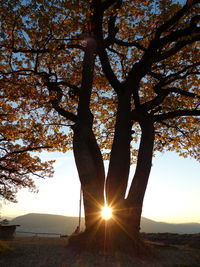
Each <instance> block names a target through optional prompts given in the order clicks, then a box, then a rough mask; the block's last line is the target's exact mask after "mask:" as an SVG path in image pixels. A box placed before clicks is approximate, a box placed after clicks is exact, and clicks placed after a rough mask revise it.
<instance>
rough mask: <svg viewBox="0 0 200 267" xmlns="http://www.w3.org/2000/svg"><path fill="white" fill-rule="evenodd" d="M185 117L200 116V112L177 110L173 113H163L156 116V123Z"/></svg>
mask: <svg viewBox="0 0 200 267" xmlns="http://www.w3.org/2000/svg"><path fill="white" fill-rule="evenodd" d="M184 116H200V110H189V109H185V110H176V111H171V112H167V113H163V114H160V115H154V116H153V118H154V121H158V122H160V121H163V120H168V119H174V118H176V117H184Z"/></svg>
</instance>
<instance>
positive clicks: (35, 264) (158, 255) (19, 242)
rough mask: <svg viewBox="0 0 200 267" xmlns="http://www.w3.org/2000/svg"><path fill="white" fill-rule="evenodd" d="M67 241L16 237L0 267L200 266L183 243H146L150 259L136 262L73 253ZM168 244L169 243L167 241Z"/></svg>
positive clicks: (198, 256)
mask: <svg viewBox="0 0 200 267" xmlns="http://www.w3.org/2000/svg"><path fill="white" fill-rule="evenodd" d="M67 242H68V241H67V238H45V237H17V238H15V239H14V240H13V241H9V242H7V243H8V244H9V245H10V247H11V248H13V250H10V251H8V252H5V253H2V254H1V255H0V266H1V267H15V266H16V267H29V266H30V267H57V266H59V267H65V266H69V267H79V266H80V267H90V266H91V267H93V266H96V267H97V266H101V267H112V266H113V267H114V266H115V267H129V266H130V267H134V266H136V267H137V266H138V267H140V266H144V267H146V266H147V267H159V266H174V267H178V266H180V267H200V249H199V248H193V247H190V246H188V245H187V244H184V245H180V244H178V245H177V244H176V245H174V244H166V242H163V241H162V242H161V241H157V242H156V241H155V240H154V241H146V242H148V244H149V246H150V249H151V251H152V255H153V256H152V257H151V258H148V259H147V258H146V259H139V258H136V257H130V256H127V255H124V254H120V253H116V254H112V255H106V254H105V253H86V252H84V253H77V252H75V251H72V250H71V249H70V248H69V247H68V246H67ZM168 243H169V242H168Z"/></svg>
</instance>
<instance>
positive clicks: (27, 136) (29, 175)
mask: <svg viewBox="0 0 200 267" xmlns="http://www.w3.org/2000/svg"><path fill="white" fill-rule="evenodd" d="M1 96H3V94H1ZM21 108H22V107H20V105H17V103H16V102H13V101H11V100H9V99H8V98H6V96H5V95H4V97H3V101H1V107H0V171H1V173H0V197H1V198H3V199H6V200H9V201H12V202H16V193H17V191H18V189H21V188H28V189H30V190H32V191H35V192H36V186H35V184H34V181H33V177H37V178H45V177H52V175H53V166H52V164H53V161H49V162H42V161H41V159H40V158H39V157H38V156H36V155H32V154H31V153H30V152H31V151H38V150H41V149H45V148H50V146H44V145H41V141H40V144H38V140H37V136H36V134H35V133H34V132H33V128H30V127H29V128H27V127H25V123H24V120H22V121H20V118H19V114H18V112H19V111H20V115H22V114H23V113H22V110H21ZM22 122H23V123H22ZM21 123H22V124H21ZM35 126H36V125H35ZM35 130H36V129H35V128H34V131H35ZM37 133H38V132H37ZM40 135H41V132H40Z"/></svg>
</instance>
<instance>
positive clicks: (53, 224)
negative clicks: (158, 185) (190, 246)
mask: <svg viewBox="0 0 200 267" xmlns="http://www.w3.org/2000/svg"><path fill="white" fill-rule="evenodd" d="M81 221H82V223H81V228H82V229H83V228H84V218H82V220H81ZM11 224H19V225H20V227H19V228H17V230H18V231H27V232H37V233H58V234H62V235H70V234H71V233H73V232H74V231H75V229H76V227H77V225H78V217H68V216H62V215H52V214H38V213H30V214H26V215H23V216H19V217H16V218H15V219H13V220H12V221H11ZM141 232H147V233H163V232H169V233H180V234H185V233H187V234H193V233H200V224H198V223H182V224H170V223H163V222H156V221H153V220H150V219H147V218H144V217H142V221H141Z"/></svg>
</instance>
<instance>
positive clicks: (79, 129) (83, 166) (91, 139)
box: [73, 38, 105, 231]
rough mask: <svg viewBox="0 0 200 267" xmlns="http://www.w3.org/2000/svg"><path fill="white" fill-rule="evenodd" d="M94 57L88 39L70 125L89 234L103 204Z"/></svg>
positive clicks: (91, 44) (94, 42)
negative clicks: (94, 100) (95, 130)
mask: <svg viewBox="0 0 200 267" xmlns="http://www.w3.org/2000/svg"><path fill="white" fill-rule="evenodd" d="M95 58H96V41H95V40H94V39H92V38H90V39H88V41H87V46H86V48H85V54H84V59H83V71H82V83H81V88H80V93H79V104H78V112H77V117H78V119H77V122H76V124H75V125H74V126H73V131H74V136H73V151H74V157H75V162H76V166H77V169H78V173H79V178H80V182H81V186H82V191H83V201H84V209H85V224H86V230H87V231H90V229H92V227H94V225H95V224H96V223H97V221H98V219H99V217H100V207H102V206H103V205H104V182H105V174H104V165H103V159H102V155H101V152H100V149H99V147H98V145H97V142H96V139H95V136H94V133H93V131H92V125H93V115H92V114H91V112H90V98H91V91H92V85H93V72H94V64H95Z"/></svg>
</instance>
